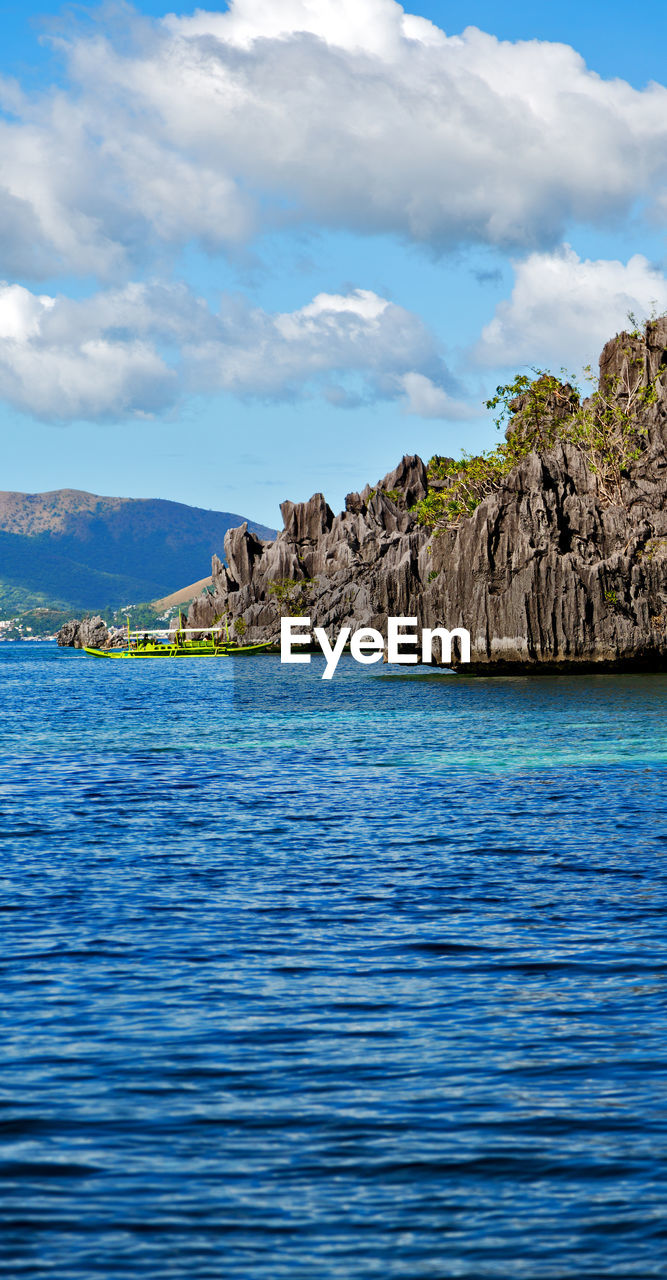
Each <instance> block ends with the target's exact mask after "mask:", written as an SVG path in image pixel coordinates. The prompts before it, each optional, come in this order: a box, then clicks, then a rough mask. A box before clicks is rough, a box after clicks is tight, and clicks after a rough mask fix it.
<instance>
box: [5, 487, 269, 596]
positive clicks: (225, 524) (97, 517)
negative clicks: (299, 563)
mask: <svg viewBox="0 0 667 1280" xmlns="http://www.w3.org/2000/svg"><path fill="white" fill-rule="evenodd" d="M245 519H246V517H244V516H241V515H236V514H235V513H233V512H230V511H208V510H204V509H203V508H201V507H190V506H186V505H185V504H184V503H180V502H168V501H166V500H163V499H160V498H108V497H100V496H99V495H97V494H94V493H84V492H82V491H80V490H77V489H57V490H55V491H54V492H52V493H13V492H0V616H2V615H4V616H11V615H12V614H13V613H18V612H21V611H22V610H25V609H31V608H34V607H36V606H41V605H62V606H63V607H65V608H73V609H81V610H91V609H103V608H106V607H107V606H118V605H121V604H126V603H130V602H134V601H143V600H152V599H155V598H156V597H159V596H166V595H168V594H170V593H171V592H173V591H176V590H178V589H179V588H181V587H182V586H183V585H184V584H185V583H189V582H198V581H199V580H200V579H201V578H202V577H203V576H204V574H205V573H207V571H208V568H209V565H210V563H211V557H212V556H213V555H214V554H215V553H219V552H220V551H221V550H222V546H223V543H224V539H225V534H226V533H227V530H228V529H231V528H234V527H235V526H236V525H240V524H243V523H244V521H245ZM249 527H250V528H252V529H253V530H254V531H255V532H256V534H258V535H259V536H260V537H272V536H273V533H274V531H273V530H271V529H268V528H266V526H264V525H260V524H250V526H249Z"/></svg>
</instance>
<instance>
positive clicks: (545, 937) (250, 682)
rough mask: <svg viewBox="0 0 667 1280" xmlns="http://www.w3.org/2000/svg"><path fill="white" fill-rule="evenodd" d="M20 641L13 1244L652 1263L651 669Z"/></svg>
mask: <svg viewBox="0 0 667 1280" xmlns="http://www.w3.org/2000/svg"><path fill="white" fill-rule="evenodd" d="M321 669H322V667H321V663H320V664H318V663H317V662H316V661H315V660H313V663H312V664H311V666H310V667H306V666H300V667H296V666H293V667H287V666H285V667H283V666H281V665H280V662H279V660H278V659H274V658H271V657H255V658H240V657H239V658H236V659H208V660H200V661H185V660H183V661H179V662H176V663H169V662H159V661H156V662H150V661H146V662H143V663H139V662H137V663H115V662H104V661H99V660H97V661H96V660H93V659H88V658H86V657H85V656H84V655H82V654H80V653H75V652H67V651H59V650H57V649H56V648H55V646H53V645H47V644H44V645H37V644H33V645H28V644H23V645H20V644H18V645H11V644H4V645H1V646H0V699H1V709H2V720H1V724H2V738H1V741H0V808H1V811H2V822H1V827H0V908H1V912H0V921H1V928H2V945H1V973H2V985H1V988H0V990H1V994H2V999H1V1003H0V1025H1V1036H2V1050H1V1065H0V1227H1V1232H0V1275H2V1276H8V1277H12V1280H14V1278H16V1280H18V1278H20V1277H21V1278H22V1277H30V1278H31V1280H32V1278H35V1280H37V1278H38V1277H39V1278H40V1280H41V1278H42V1277H58V1280H135V1278H136V1280H139V1278H141V1280H144V1278H148V1277H150V1278H151V1280H169V1278H178V1280H204V1278H206V1280H219V1278H220V1277H225V1278H227V1277H229V1278H230V1280H269V1278H270V1280H305V1278H306V1277H308V1278H309V1280H310V1278H312V1280H343V1278H345V1280H375V1278H379V1277H381V1278H382V1280H399V1278H400V1280H427V1278H428V1280H449V1278H458V1277H465V1278H466V1280H473V1278H474V1280H508V1278H509V1277H512V1278H516V1280H546V1278H547V1277H548V1278H553V1280H575V1278H576V1280H582V1277H595V1280H602V1278H605V1280H606V1278H607V1277H615V1278H618V1280H621V1278H622V1280H651V1278H652V1277H664V1276H665V1275H666V1274H667V1262H666V1258H667V1212H666V1211H667V1184H666V1181H665V1160H666V1158H667V1063H666V1060H665V1056H666V1031H667V1009H666V995H667V917H666V909H667V867H666V859H667V788H666V787H665V780H666V775H667V735H666V733H665V710H666V705H667V676H649V675H637V676H596V677H590V676H578V677H572V678H569V677H555V678H532V679H530V678H525V679H524V678H517V679H497V680H486V679H484V680H473V679H467V678H464V677H461V676H453V675H451V674H446V673H442V672H430V671H418V672H414V671H410V670H409V669H407V668H405V669H402V670H401V669H399V668H386V667H384V668H381V669H378V668H377V667H372V668H362V667H360V666H358V665H357V664H356V663H354V662H352V661H351V660H349V661H348V660H343V662H342V663H341V665H340V667H339V670H338V672H337V674H336V676H335V678H334V680H333V681H331V682H330V683H328V682H324V681H322V680H321V679H320V678H319V676H320V674H321Z"/></svg>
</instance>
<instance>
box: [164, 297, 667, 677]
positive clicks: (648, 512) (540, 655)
mask: <svg viewBox="0 0 667 1280" xmlns="http://www.w3.org/2000/svg"><path fill="white" fill-rule="evenodd" d="M649 386H651V387H654V389H655V392H654V394H653V395H652V396H651V397H644V398H642V397H639V398H638V399H633V393H634V392H635V391H636V390H637V388H642V387H646V388H648V387H649ZM600 388H601V393H602V394H603V395H604V396H605V397H606V398H607V401H613V400H614V399H615V401H616V402H617V405H618V406H619V409H620V412H621V413H622V412H623V411H624V404H625V405H627V404H629V403H630V402H631V401H632V403H633V404H637V405H638V408H637V410H636V416H635V419H634V421H633V423H632V426H633V429H635V431H636V442H637V450H636V453H637V454H638V456H637V457H635V458H634V459H633V460H632V461H630V462H629V463H628V465H627V466H626V467H624V469H623V472H622V474H621V475H620V478H619V486H618V491H617V492H616V493H615V494H612V495H611V496H610V493H609V491H608V488H607V489H605V485H604V483H603V476H602V473H601V471H600V469H599V468H598V469H597V470H593V463H592V461H591V455H590V453H587V451H586V450H585V449H583V448H582V447H581V445H580V443H578V442H577V441H576V440H573V439H569V438H568V433H567V432H566V431H564V432H562V433H561V435H562V438H555V439H554V440H553V443H552V444H551V446H550V447H548V448H540V449H539V451H532V452H528V453H526V454H525V456H523V457H521V458H519V460H518V461H517V463H516V465H515V466H514V467H513V468H512V469H511V470H510V471H509V474H507V475H506V476H504V477H503V478H502V481H501V482H500V483H499V485H498V486H497V488H496V489H495V491H494V492H491V493H489V494H488V495H487V496H486V497H485V498H483V500H482V501H481V502H480V503H479V505H478V506H477V508H476V510H474V512H473V513H472V515H470V516H468V517H463V518H460V519H459V520H458V522H456V523H455V525H454V527H443V528H440V529H436V530H433V531H431V530H429V529H427V528H425V527H424V526H423V524H420V523H419V521H418V519H417V516H416V515H415V513H414V512H413V511H412V510H411V508H414V507H415V506H416V505H417V504H418V503H419V502H420V501H422V500H423V499H424V498H426V497H427V495H428V493H429V484H430V481H429V476H428V474H427V468H426V467H425V465H424V463H423V462H422V461H421V459H419V458H417V457H406V458H403V460H402V462H401V463H400V464H399V466H398V467H397V468H396V470H395V471H393V472H391V473H390V474H389V475H387V476H385V477H384V479H383V480H382V481H380V482H379V484H378V485H377V486H376V488H375V489H373V490H371V489H370V488H368V487H367V488H366V489H364V490H363V491H362V492H361V493H352V494H349V495H348V497H347V499H346V504H345V511H343V512H341V513H340V514H339V515H336V516H334V514H333V512H332V511H331V509H330V508H329V506H328V505H327V503H326V502H325V499H324V497H323V496H322V494H315V495H314V497H312V498H311V499H310V501H309V502H305V503H292V502H284V503H283V504H282V507H281V511H282V515H283V520H284V528H283V530H282V531H281V532H280V533H279V534H278V536H277V538H276V539H275V540H273V541H263V540H261V539H260V538H257V537H256V536H255V535H254V534H252V533H250V532H249V531H248V529H247V526H246V525H242V526H241V527H240V528H237V529H232V530H230V531H229V533H228V534H227V535H226V537H225V555H226V561H227V563H226V565H224V564H222V563H221V561H220V560H219V559H218V558H217V557H214V560H213V593H212V594H211V593H208V594H207V595H206V596H203V597H202V598H200V599H198V600H197V601H195V602H194V604H193V605H192V606H191V609H190V614H189V619H188V621H189V625H190V626H207V625H208V624H209V623H212V622H213V621H214V619H216V618H218V617H220V616H221V615H227V617H228V619H229V622H230V626H231V628H232V630H233V631H234V632H235V634H236V635H238V636H243V640H244V643H253V642H256V641H260V640H267V639H269V638H273V639H277V637H278V633H279V626H280V616H281V614H307V615H308V616H309V617H310V618H311V619H312V624H313V626H321V627H325V628H327V629H329V630H330V631H332V632H337V631H338V629H339V628H340V627H341V626H343V625H347V626H350V627H352V628H353V629H355V628H357V627H360V626H362V625H367V626H372V627H375V628H377V629H378V630H379V631H381V632H383V633H386V619H387V616H414V617H417V619H418V620H419V624H420V626H428V627H437V626H446V627H449V628H452V627H466V628H467V629H468V630H469V631H470V633H471V641H472V662H473V666H474V667H475V668H476V669H479V670H482V671H488V672H494V671H503V670H512V669H515V668H520V669H525V668H526V667H535V668H537V667H541V668H543V667H545V666H547V667H556V668H559V667H563V666H569V665H576V666H577V667H584V666H587V665H591V666H595V667H598V668H599V667H618V666H623V667H636V668H642V667H644V668H660V667H663V666H664V665H665V660H666V658H667V318H663V319H662V320H659V321H656V322H653V323H651V324H649V325H648V326H647V328H646V332H645V334H644V336H643V337H641V336H637V335H628V334H622V335H620V336H619V337H617V338H615V339H613V340H612V341H611V342H609V343H608V344H607V346H606V347H605V349H604V351H603V353H602V356H601V359H600ZM516 408H517V410H518V414H519V416H518V418H517V419H516V420H515V422H516V421H519V422H520V413H521V404H520V403H518V404H517V405H516ZM545 413H547V409H546V408H545ZM552 416H553V415H552ZM546 425H547V426H548V425H549V424H546ZM511 430H512V424H510V432H511ZM515 431H516V427H515ZM551 435H552V437H553V435H554V432H552V433H551ZM543 436H544V438H545V439H548V438H549V431H547V430H545V431H544V432H543ZM555 436H556V437H558V432H557V431H556V432H555Z"/></svg>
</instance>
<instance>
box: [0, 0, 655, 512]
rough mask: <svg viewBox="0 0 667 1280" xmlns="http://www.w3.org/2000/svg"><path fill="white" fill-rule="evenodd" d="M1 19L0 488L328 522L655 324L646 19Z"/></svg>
mask: <svg viewBox="0 0 667 1280" xmlns="http://www.w3.org/2000/svg"><path fill="white" fill-rule="evenodd" d="M0 22H1V24H2V40H1V41H0V158H1V159H0V188H2V193H1V199H0V432H1V433H2V440H3V449H2V460H3V467H2V476H1V477H0V487H2V488H3V489H8V490H12V489H17V490H21V491H25V492H39V491H44V490H50V489H56V488H78V489H87V490H91V491H93V492H96V493H102V494H118V495H121V496H127V497H162V498H171V499H173V500H176V501H180V502H187V503H192V504H195V505H197V506H203V507H210V508H214V509H217V510H230V511H234V512H237V513H241V514H244V515H247V516H249V517H251V518H253V519H256V520H260V521H263V522H264V523H266V524H269V525H274V526H275V525H279V524H280V515H279V503H280V502H281V501H282V500H283V499H285V498H291V499H293V500H296V501H300V500H305V499H306V498H308V497H309V496H310V495H311V494H312V493H313V492H316V491H323V492H324V493H325V495H326V497H327V499H328V501H329V502H330V504H331V505H332V507H334V509H339V508H340V507H341V506H342V504H343V501H344V497H345V494H346V493H347V492H348V491H350V490H354V489H360V488H362V487H363V485H364V484H365V483H366V482H370V483H374V482H375V481H377V480H378V478H380V477H381V476H382V475H383V474H385V473H386V472H387V471H389V470H391V469H392V468H393V467H394V466H395V465H396V463H397V462H398V461H399V459H400V458H401V456H402V455H403V454H404V453H413V452H417V453H419V454H421V455H422V456H423V457H424V458H428V457H430V456H431V455H432V454H433V453H436V452H437V453H445V454H451V455H458V454H460V453H461V451H462V450H467V451H469V452H474V451H477V450H479V449H484V448H490V447H492V446H493V445H494V444H495V443H496V441H497V438H498V437H497V431H496V428H495V426H494V423H493V416H492V414H491V413H489V411H487V410H486V409H485V408H484V401H485V400H487V399H488V398H489V397H490V396H491V395H492V394H493V392H494V390H495V388H496V386H497V385H498V384H499V383H502V382H507V381H510V380H511V379H512V378H513V377H514V375H515V374H516V373H517V372H520V371H521V372H526V371H529V370H530V369H533V368H539V369H541V368H549V369H552V370H553V371H554V372H558V371H559V370H560V369H565V370H566V371H567V372H568V373H571V374H573V375H575V376H576V378H577V379H578V380H579V381H581V380H582V378H584V376H585V375H584V373H583V371H584V369H585V368H586V366H587V365H591V366H593V368H594V369H595V367H596V366H597V358H598V355H599V352H600V349H601V347H602V345H603V344H604V342H605V341H606V340H607V339H608V338H609V337H611V336H613V335H614V334H615V333H616V332H618V331H620V330H622V329H623V327H627V324H628V315H629V314H632V315H634V316H636V317H638V318H639V319H640V320H641V319H644V318H646V317H649V316H650V315H652V314H661V313H663V312H665V311H667V261H666V249H665V219H666V216H667V88H666V87H665V54H664V49H665V48H666V47H667V6H659V7H654V8H653V10H652V11H650V13H649V12H648V11H643V13H642V16H641V20H637V21H632V22H630V21H629V20H628V9H627V5H626V4H623V5H621V4H620V3H616V2H615V0H610V2H609V3H605V4H602V3H598V2H597V0H589V2H587V3H586V4H581V3H580V2H579V3H577V4H575V3H573V2H572V0H567V2H566V3H561V4H554V5H549V6H536V5H534V4H530V5H528V4H525V3H514V2H513V0H507V2H506V3H503V4H502V5H501V4H494V3H489V2H480V3H474V2H473V0H471V2H470V3H462V2H452V3H446V2H443V3H434V2H433V0H429V2H428V3H426V2H424V3H421V2H417V0H414V2H413V3H412V4H407V5H405V6H404V7H401V6H400V5H399V4H397V3H395V0H232V2H231V3H230V4H228V5H222V4H221V5H211V6H209V7H208V8H200V9H193V8H183V9H178V10H170V9H169V8H168V7H166V6H164V5H162V4H158V3H156V2H155V0H145V2H144V3H139V4H136V5H134V6H130V5H127V4H116V3H112V4H104V5H102V6H98V5H93V6H82V5H72V6H69V7H63V6H62V5H61V4H56V3H52V2H51V3H46V4H39V5H32V4H30V3H28V4H24V5H22V6H21V7H20V8H19V7H18V6H13V5H2V4H0Z"/></svg>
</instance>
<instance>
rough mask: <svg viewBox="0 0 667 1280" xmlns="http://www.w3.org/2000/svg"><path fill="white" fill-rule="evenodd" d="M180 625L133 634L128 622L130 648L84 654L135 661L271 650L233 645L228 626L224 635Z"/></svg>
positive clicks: (88, 650)
mask: <svg viewBox="0 0 667 1280" xmlns="http://www.w3.org/2000/svg"><path fill="white" fill-rule="evenodd" d="M180 622H182V618H181V619H180V620H179V626H178V627H177V629H176V630H173V629H168V628H166V627H165V628H161V629H148V628H140V629H139V630H136V631H132V630H130V624H129V621H128V625H127V648H125V649H92V648H89V647H88V646H85V645H84V648H83V652H84V653H87V654H89V656H90V657H92V658H115V659H116V660H117V661H118V660H120V661H127V659H128V658H129V659H131V660H132V661H133V660H134V659H135V658H224V657H228V656H232V655H236V654H241V653H261V652H263V651H265V650H266V649H269V648H270V647H271V646H270V642H265V643H263V644H246V645H239V644H234V642H233V641H232V640H230V638H229V628H228V627H227V625H226V624H225V630H226V633H227V634H226V636H223V634H222V627H221V626H218V627H217V628H216V626H215V625H214V626H213V627H184V626H182V625H180ZM165 637H166V639H165ZM197 637H198V638H197Z"/></svg>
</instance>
